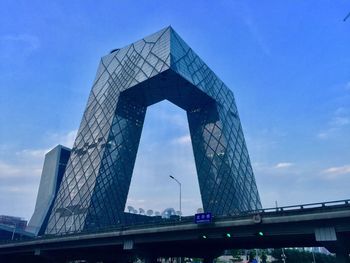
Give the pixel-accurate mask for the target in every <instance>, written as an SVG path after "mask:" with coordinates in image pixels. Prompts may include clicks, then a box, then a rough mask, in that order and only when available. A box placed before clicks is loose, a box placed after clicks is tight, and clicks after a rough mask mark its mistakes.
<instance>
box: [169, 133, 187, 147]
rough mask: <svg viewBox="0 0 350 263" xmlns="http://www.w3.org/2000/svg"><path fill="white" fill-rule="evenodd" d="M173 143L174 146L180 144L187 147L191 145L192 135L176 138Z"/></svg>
mask: <svg viewBox="0 0 350 263" xmlns="http://www.w3.org/2000/svg"><path fill="white" fill-rule="evenodd" d="M172 143H174V144H180V145H187V144H191V136H190V135H184V136H181V137H178V138H175V139H174V140H173V141H172Z"/></svg>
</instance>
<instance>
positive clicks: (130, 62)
mask: <svg viewBox="0 0 350 263" xmlns="http://www.w3.org/2000/svg"><path fill="white" fill-rule="evenodd" d="M164 99H167V100H169V101H171V102H173V103H174V104H176V105H177V106H179V107H181V108H182V109H184V110H186V112H187V117H188V123H189V127H190V133H191V139H192V147H193V152H194V157H195V162H196V169H197V174H198V180H199V186H200V192H201V197H202V202H203V208H204V210H205V211H208V212H212V213H213V214H214V215H228V214H231V213H237V212H240V211H244V210H253V209H257V208H260V207H261V204H260V199H259V194H258V190H257V187H256V183H255V179H254V175H253V171H252V167H251V164H250V160H249V156H248V151H247V147H246V144H245V140H244V136H243V131H242V127H241V123H240V120H239V116H238V112H237V108H236V104H235V100H234V96H233V93H232V91H231V90H230V89H229V88H228V87H227V86H226V85H225V84H224V83H223V82H222V81H221V80H220V79H219V78H218V77H217V76H216V75H215V74H214V73H213V72H212V71H211V70H210V69H209V67H208V66H207V65H206V64H205V63H204V62H203V61H202V60H201V59H200V58H199V57H198V56H197V55H196V54H195V53H194V51H193V50H192V49H191V48H189V46H188V45H187V44H186V43H185V42H184V41H183V40H182V39H181V38H180V37H179V35H178V34H177V33H176V32H175V31H174V30H173V29H172V28H171V27H168V28H165V29H163V30H161V31H159V32H157V33H155V34H153V35H151V36H148V37H146V38H144V39H142V40H139V41H137V42H135V43H133V44H131V45H128V46H126V47H124V48H121V49H116V50H114V51H113V52H111V53H110V54H108V55H107V56H104V57H103V58H102V59H101V62H100V65H99V67H98V70H97V75H96V79H95V81H94V84H93V87H92V90H91V93H90V96H89V99H88V103H87V107H86V110H85V112H84V116H83V119H82V122H81V125H80V128H79V131H78V135H77V138H76V140H75V143H74V147H73V149H72V153H71V156H70V159H69V162H68V165H67V169H66V171H65V174H64V177H63V180H62V183H61V186H60V189H59V192H58V195H57V198H56V200H55V204H54V207H53V209H52V213H51V216H50V219H49V223H48V226H47V229H46V233H47V234H58V233H67V232H79V231H82V230H92V229H98V228H104V227H110V226H116V225H120V224H127V223H128V222H127V220H126V217H125V214H124V209H125V203H126V199H127V195H128V191H129V186H130V181H131V176H132V172H133V168H134V164H135V159H136V154H137V150H138V146H139V141H140V136H141V131H142V127H143V122H144V118H145V114H146V109H147V107H148V106H150V105H152V104H154V103H157V102H159V101H162V100H164ZM155 128H156V127H155Z"/></svg>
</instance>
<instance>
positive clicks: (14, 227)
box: [11, 223, 17, 240]
mask: <svg viewBox="0 0 350 263" xmlns="http://www.w3.org/2000/svg"><path fill="white" fill-rule="evenodd" d="M16 229H17V223H15V224H14V225H13V231H12V237H11V240H13V239H14V237H15V232H16Z"/></svg>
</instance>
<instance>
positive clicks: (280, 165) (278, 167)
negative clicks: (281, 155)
mask: <svg viewBox="0 0 350 263" xmlns="http://www.w3.org/2000/svg"><path fill="white" fill-rule="evenodd" d="M293 165H294V164H293V163H288V162H283V163H278V164H276V165H275V168H277V169H280V168H288V167H291V166H293Z"/></svg>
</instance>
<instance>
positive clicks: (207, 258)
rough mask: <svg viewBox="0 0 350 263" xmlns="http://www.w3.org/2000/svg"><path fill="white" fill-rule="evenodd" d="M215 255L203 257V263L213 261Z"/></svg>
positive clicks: (211, 262)
mask: <svg viewBox="0 0 350 263" xmlns="http://www.w3.org/2000/svg"><path fill="white" fill-rule="evenodd" d="M214 259H215V257H205V258H203V263H213V262H214Z"/></svg>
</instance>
